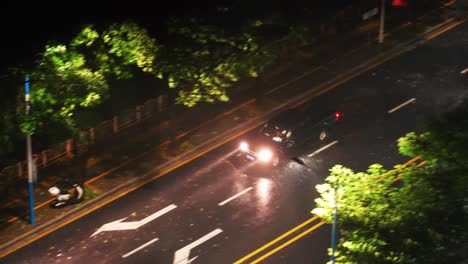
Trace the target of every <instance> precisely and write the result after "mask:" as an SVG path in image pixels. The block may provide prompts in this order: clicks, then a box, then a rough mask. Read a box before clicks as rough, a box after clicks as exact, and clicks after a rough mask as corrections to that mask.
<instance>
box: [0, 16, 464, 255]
mask: <svg viewBox="0 0 468 264" xmlns="http://www.w3.org/2000/svg"><path fill="white" fill-rule="evenodd" d="M454 22H459V21H457V20H456V19H453V18H451V19H448V20H447V21H445V22H443V23H441V24H438V25H436V26H434V27H432V28H430V29H429V30H427V31H426V32H424V33H423V34H421V35H420V36H419V37H416V38H413V39H410V40H408V41H405V42H402V43H400V44H398V45H396V46H395V47H393V48H391V49H390V50H388V51H385V52H382V53H380V54H378V55H377V56H374V57H373V58H371V59H369V60H367V61H365V62H364V63H361V64H359V65H357V66H356V67H354V68H352V69H350V70H348V71H345V72H344V73H341V74H339V75H337V76H336V77H334V78H332V79H330V80H328V81H325V82H323V83H322V84H320V85H318V86H316V87H315V88H314V89H311V90H309V91H306V92H304V93H302V94H300V95H297V96H295V97H293V98H292V99H290V100H288V101H286V102H285V103H282V104H279V105H278V106H276V107H273V108H271V109H269V110H267V111H265V113H263V114H261V115H258V116H256V117H254V118H252V119H250V120H248V121H246V122H244V123H242V124H240V125H238V126H236V127H233V128H231V129H229V130H228V131H225V132H223V133H221V134H219V135H217V136H215V137H213V138H211V139H210V140H208V141H206V142H204V143H202V144H200V145H198V146H195V147H194V148H192V149H190V150H188V151H186V152H184V153H182V154H181V155H178V156H176V157H174V158H172V159H170V160H168V161H167V162H165V163H163V164H161V165H159V166H157V167H156V168H154V169H152V170H151V171H149V172H147V173H146V174H144V175H143V176H141V177H138V178H134V179H132V180H130V181H128V182H125V183H122V184H120V185H118V186H116V187H114V188H113V189H111V190H109V191H107V192H105V193H103V194H101V195H99V196H97V197H96V198H94V199H92V200H89V201H86V202H84V203H83V204H80V205H79V206H77V207H76V208H73V209H72V210H70V211H68V212H66V213H64V214H62V215H60V216H58V217H56V218H54V219H51V220H49V221H47V222H44V223H42V224H40V225H37V226H36V227H35V228H34V229H32V230H30V231H28V232H26V233H24V234H23V235H21V236H18V237H16V238H15V239H13V240H11V241H9V242H7V243H5V244H3V245H1V246H0V258H2V257H4V256H6V255H8V254H10V253H12V252H14V251H15V250H17V249H19V248H21V247H24V246H26V245H27V244H29V243H31V242H33V241H35V240H37V239H39V238H41V237H43V236H45V235H47V234H49V233H51V232H53V231H55V230H57V229H59V228H61V227H63V226H64V225H66V224H68V223H71V222H73V221H75V220H77V219H79V218H81V217H82V216H84V215H87V214H89V213H92V212H94V211H95V210H97V209H98V208H100V207H102V206H104V205H106V204H108V203H110V202H112V201H114V200H116V199H118V198H120V197H122V196H124V195H126V194H128V193H129V192H132V191H133V190H135V189H137V188H139V187H141V186H142V185H144V184H147V183H148V182H150V181H153V180H155V179H157V178H159V177H161V176H162V175H164V174H165V173H167V172H169V171H171V170H174V169H176V168H178V167H180V166H182V165H183V164H186V163H188V162H190V161H192V160H194V159H196V158H198V157H199V156H201V155H203V154H205V153H207V152H208V151H210V150H212V149H214V148H216V147H218V146H220V145H222V144H225V143H226V142H229V141H230V140H232V139H233V138H234V137H235V136H237V135H239V133H241V132H242V133H243V132H245V131H246V130H251V129H253V128H255V127H257V126H258V124H259V123H261V122H263V121H266V120H268V119H270V118H271V117H273V116H275V115H276V114H278V113H280V112H282V111H283V110H285V109H287V108H288V107H289V106H293V105H296V104H297V103H300V102H302V101H307V100H310V99H311V98H312V97H315V96H318V95H320V94H322V93H324V92H326V91H328V90H330V89H332V88H334V87H336V86H338V85H340V84H342V83H344V82H346V81H349V80H350V79H352V78H354V77H355V76H357V75H358V74H361V73H362V72H364V71H367V70H369V69H371V68H373V67H375V66H377V65H379V64H382V63H384V62H386V61H388V60H390V59H392V58H394V57H395V56H398V55H399V54H401V53H403V52H406V51H407V50H409V49H410V48H412V47H414V45H420V44H423V43H425V42H427V39H426V38H425V37H426V36H427V35H429V34H432V33H434V32H436V31H438V30H441V29H443V28H445V27H448V26H449V25H451V24H452V23H454Z"/></svg>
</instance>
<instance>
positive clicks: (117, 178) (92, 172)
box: [0, 8, 465, 257]
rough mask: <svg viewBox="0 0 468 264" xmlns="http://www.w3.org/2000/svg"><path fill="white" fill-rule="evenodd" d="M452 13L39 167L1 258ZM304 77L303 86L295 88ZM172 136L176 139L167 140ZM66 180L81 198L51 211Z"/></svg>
mask: <svg viewBox="0 0 468 264" xmlns="http://www.w3.org/2000/svg"><path fill="white" fill-rule="evenodd" d="M453 14H454V12H453V10H452V9H450V8H442V9H440V10H438V11H436V12H433V13H431V14H430V15H427V16H425V17H422V18H420V21H419V22H418V23H413V24H409V25H406V26H405V27H400V28H398V29H393V32H392V30H390V31H389V32H388V33H387V35H386V39H385V41H384V43H382V44H379V43H376V41H372V42H370V41H369V39H368V38H369V37H368V35H367V34H354V33H355V32H353V34H349V35H346V36H339V37H337V39H336V40H334V41H330V43H327V47H328V48H327V49H321V51H320V52H315V53H314V52H313V50H314V49H315V48H316V47H310V48H306V49H305V54H307V56H304V57H303V58H302V59H301V60H299V61H295V62H293V63H288V64H282V65H280V66H279V67H276V68H272V69H270V71H269V72H268V74H266V75H265V77H264V86H265V87H264V88H265V89H264V91H265V95H264V97H263V100H262V101H261V103H257V102H256V100H255V98H254V95H255V91H253V89H252V87H254V85H255V84H254V83H253V81H252V80H248V81H246V82H244V83H242V84H241V86H240V88H237V89H238V90H237V91H238V92H239V94H237V95H236V96H232V98H231V101H230V102H229V103H228V104H222V105H221V104H218V105H206V106H203V107H199V108H194V109H192V110H191V111H190V112H187V111H185V112H184V111H183V109H182V108H179V109H177V111H176V114H177V117H176V118H175V119H174V120H173V121H171V122H170V123H167V122H166V123H160V122H159V121H160V119H158V118H157V117H150V118H147V120H145V121H143V122H142V124H141V125H139V126H136V127H134V128H129V129H127V130H123V131H122V132H121V133H119V134H118V135H116V136H114V137H112V138H110V139H108V140H107V142H103V143H100V144H99V145H96V146H94V147H92V148H91V149H89V150H88V151H87V152H85V153H83V154H82V155H80V156H78V157H76V158H74V159H72V160H69V161H65V162H62V163H59V164H56V165H54V166H51V167H49V168H45V169H43V170H42V171H41V172H40V175H39V179H40V180H39V183H38V184H37V185H36V187H35V201H36V208H35V214H36V225H34V226H31V225H29V223H28V218H27V216H28V213H27V208H28V207H27V206H28V205H27V200H26V199H24V200H17V201H16V203H11V204H14V206H15V207H16V208H15V207H13V206H11V205H10V206H9V207H8V208H6V209H2V214H0V257H3V256H5V255H7V254H10V253H11V252H13V251H14V250H16V249H18V248H21V247H22V246H25V245H27V244H28V243H31V242H32V241H34V240H36V239H38V238H40V237H42V236H44V235H46V234H48V233H50V232H53V231H54V230H56V229H58V228H60V227H61V226H63V225H65V224H68V223H70V222H72V221H74V220H76V219H78V218H80V217H82V216H84V215H86V214H88V213H90V212H92V211H94V210H96V209H97V208H99V207H102V206H103V205H105V204H107V203H110V202H112V201H113V200H115V199H118V198H119V197H121V196H123V195H125V194H127V193H129V192H131V191H133V190H135V189H137V188H139V187H140V186H142V185H144V184H146V183H148V182H150V181H153V180H155V179H157V178H159V177H161V176H163V175H164V174H166V173H167V172H169V171H171V170H174V169H176V168H178V167H180V166H182V165H183V164H186V163H188V162H190V161H191V160H193V159H196V158H197V157H199V156H201V155H203V154H205V153H207V152H208V151H210V150H212V149H214V148H216V147H218V146H220V145H222V144H224V143H226V142H228V141H230V140H232V139H233V138H235V137H237V136H238V135H241V134H243V133H245V132H246V131H249V130H251V129H254V128H256V127H257V126H258V125H259V124H261V123H262V122H264V121H266V120H268V119H270V118H271V117H272V116H274V115H275V114H277V113H279V112H281V111H283V110H284V109H286V108H287V107H288V106H291V105H295V104H298V103H301V102H303V101H306V100H309V99H311V98H313V97H316V96H318V95H319V94H321V93H323V92H325V91H327V90H330V89H333V88H334V87H336V86H338V85H339V84H340V83H343V82H345V81H347V80H349V79H351V78H353V77H354V76H357V75H359V74H361V73H363V72H365V71H367V70H369V69H371V68H373V67H375V66H376V65H379V64H381V63H383V62H385V61H387V60H389V59H391V58H393V57H395V56H398V55H399V54H401V53H402V52H404V51H405V50H408V49H411V48H413V47H415V46H416V45H418V44H420V43H422V42H423V41H424V40H425V39H426V38H427V36H429V35H430V34H433V33H434V32H436V31H442V30H444V29H445V28H447V27H449V26H451V25H454V24H457V23H463V22H464V21H465V14H463V15H462V16H461V17H459V18H458V19H454V18H453ZM421 27H423V30H421ZM415 33H418V34H415ZM337 58H338V59H337ZM305 78H307V86H305V85H299V82H300V81H301V80H304V79H305ZM296 84H297V85H296ZM226 110H227V111H226ZM135 135H137V136H135ZM171 135H177V136H176V137H175V138H174V137H172V138H173V140H172V141H171V140H169V138H171V137H170V136H171ZM63 179H70V181H76V180H81V181H83V182H84V184H85V190H86V200H85V201H84V202H83V203H81V204H78V205H74V206H69V207H65V208H62V209H51V208H50V207H49V206H48V203H49V202H50V196H49V195H48V193H47V189H48V188H49V187H51V186H53V185H54V184H55V183H57V182H59V181H60V180H63ZM24 187H25V188H24V189H25V190H26V189H27V188H26V185H24ZM2 207H3V208H5V206H2ZM19 212H22V214H19Z"/></svg>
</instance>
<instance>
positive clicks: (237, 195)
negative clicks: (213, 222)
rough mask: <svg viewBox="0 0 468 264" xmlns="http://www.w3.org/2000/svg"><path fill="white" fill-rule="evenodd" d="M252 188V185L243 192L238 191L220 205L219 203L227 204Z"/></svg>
mask: <svg viewBox="0 0 468 264" xmlns="http://www.w3.org/2000/svg"><path fill="white" fill-rule="evenodd" d="M250 190H252V187H249V188H247V189H245V190H243V191H242V192H240V193H238V194H236V195H234V196H231V197H230V198H228V199H226V200H224V201H222V202H220V203H219V204H218V205H219V206H222V205H225V204H227V203H229V202H230V201H232V200H234V199H236V198H237V197H239V196H241V195H243V194H244V193H246V192H248V191H250Z"/></svg>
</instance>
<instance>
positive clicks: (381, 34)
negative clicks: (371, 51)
mask: <svg viewBox="0 0 468 264" xmlns="http://www.w3.org/2000/svg"><path fill="white" fill-rule="evenodd" d="M384 24H385V0H382V6H381V8H380V28H379V43H383V41H384Z"/></svg>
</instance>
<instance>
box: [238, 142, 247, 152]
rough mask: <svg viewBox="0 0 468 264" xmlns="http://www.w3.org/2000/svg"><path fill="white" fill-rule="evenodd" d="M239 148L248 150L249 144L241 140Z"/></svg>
mask: <svg viewBox="0 0 468 264" xmlns="http://www.w3.org/2000/svg"><path fill="white" fill-rule="evenodd" d="M239 149H240V150H242V151H247V150H249V144H247V143H246V142H242V143H240V146H239Z"/></svg>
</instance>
